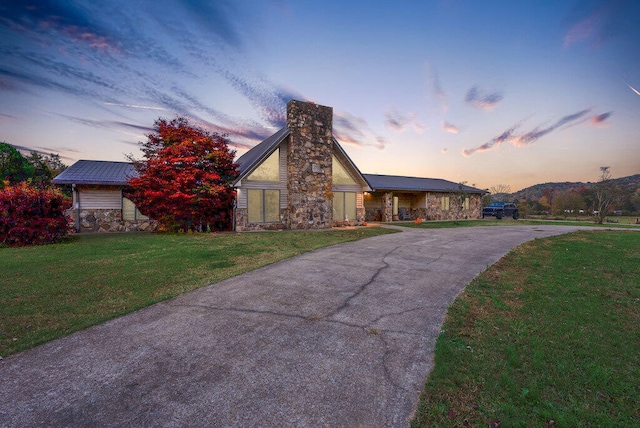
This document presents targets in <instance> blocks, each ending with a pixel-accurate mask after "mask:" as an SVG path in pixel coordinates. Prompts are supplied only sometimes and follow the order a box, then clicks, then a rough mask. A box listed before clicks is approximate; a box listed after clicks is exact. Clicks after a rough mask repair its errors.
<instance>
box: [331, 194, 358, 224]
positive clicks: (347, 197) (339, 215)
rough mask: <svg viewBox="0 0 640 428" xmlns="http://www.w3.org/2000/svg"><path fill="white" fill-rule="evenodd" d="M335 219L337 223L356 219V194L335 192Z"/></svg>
mask: <svg viewBox="0 0 640 428" xmlns="http://www.w3.org/2000/svg"><path fill="white" fill-rule="evenodd" d="M333 219H334V220H336V221H349V220H355V219H356V193H355V192H333Z"/></svg>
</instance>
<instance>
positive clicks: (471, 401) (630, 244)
mask: <svg viewBox="0 0 640 428" xmlns="http://www.w3.org/2000/svg"><path fill="white" fill-rule="evenodd" d="M639 266H640V234H639V233H625V232H622V231H621V232H611V231H607V232H605V231H589V232H585V231H581V232H576V233H572V234H569V235H561V236H557V237H552V238H546V239H538V240H534V241H531V242H528V243H526V244H524V245H522V246H520V247H518V248H516V249H515V250H513V251H512V252H511V253H509V254H508V255H507V256H505V257H504V258H503V259H502V260H500V261H499V262H498V263H497V264H495V265H493V266H492V267H491V268H490V269H488V270H487V271H485V272H484V273H483V274H481V275H480V276H479V277H477V278H476V279H475V280H474V281H473V282H472V283H471V284H470V285H469V286H467V288H466V290H465V292H464V293H463V294H461V295H460V296H459V297H458V298H457V299H456V301H455V302H454V303H453V305H452V306H451V307H450V308H449V310H448V312H447V316H446V320H445V322H444V325H443V328H442V332H441V333H440V336H439V337H438V340H437V343H436V355H435V367H434V369H433V371H432V372H431V374H430V376H429V378H428V380H427V382H426V386H425V389H424V391H423V393H422V395H421V397H420V402H419V406H418V410H417V413H416V418H415V420H414V421H413V422H412V426H414V427H417V426H425V427H437V426H482V427H486V426H498V425H500V426H501V427H504V426H531V427H540V426H552V425H553V426H559V427H565V426H566V427H579V426H603V427H611V426H621V427H622V426H638V425H639V424H640V359H639V357H638V356H639V355H640V274H639V273H638V267H639Z"/></svg>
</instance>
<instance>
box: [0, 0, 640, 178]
mask: <svg viewBox="0 0 640 428" xmlns="http://www.w3.org/2000/svg"><path fill="white" fill-rule="evenodd" d="M290 99H297V100H302V101H312V102H315V103H318V104H321V105H325V106H330V107H333V111H334V120H333V127H334V136H335V137H336V138H337V140H338V141H339V142H340V144H341V145H342V147H343V148H344V149H345V151H346V152H347V154H348V155H349V156H350V157H351V159H352V160H353V161H354V163H355V164H356V165H357V166H358V168H359V169H360V171H361V172H363V173H370V174H388V175H405V176H415V177H429V178H443V179H446V180H450V181H453V182H465V183H466V184H468V185H474V186H476V187H478V188H482V189H489V188H491V187H493V186H497V185H508V186H510V188H511V190H512V191H516V190H520V189H522V188H525V187H527V186H530V185H533V184H538V183H545V182H555V181H597V179H598V176H599V173H600V170H599V168H600V167H601V166H609V167H610V171H611V173H612V176H613V177H623V176H627V175H632V174H638V173H640V2H638V1H635V0H604V1H596V0H581V1H570V0H548V1H546V0H532V1H528V0H518V1H513V0H505V1H500V0H495V1H494V0H487V1H475V0H467V1H465V0H433V1H429V0H425V1H404V2H391V1H377V0H367V1H360V0H353V1H344V0H323V1H312V0H261V1H260V0H242V1H232V0H229V1H227V0H210V1H207V0H184V1H178V0H136V1H129V0H110V1H105V2H95V1H72V0H67V1H52V0H0V141H5V142H7V143H9V144H12V145H14V146H16V147H18V148H19V149H21V150H25V151H27V152H28V151H38V152H42V153H57V154H60V156H61V157H62V159H63V161H64V162H65V163H67V164H72V163H73V162H75V161H76V160H79V159H93V160H111V161H126V160H127V155H133V156H134V157H135V158H141V157H142V153H141V152H140V151H139V142H142V141H146V135H147V134H149V133H150V132H152V131H153V123H154V122H155V121H156V120H157V119H158V118H160V117H162V118H167V119H172V118H174V117H176V116H184V117H187V118H188V119H189V120H190V121H191V122H192V123H194V124H196V125H198V126H201V127H203V128H204V129H207V130H209V131H212V132H219V133H223V134H227V135H228V138H229V140H230V141H231V148H232V149H234V150H236V152H237V155H238V156H240V155H242V154H243V153H245V152H246V151H247V150H248V149H249V148H251V147H253V146H255V145H256V144H258V143H259V142H260V141H262V140H263V139H264V138H266V137H268V136H269V135H271V134H273V133H275V132H276V131H277V130H278V129H280V128H281V127H282V126H284V118H285V113H286V103H287V102H288V101H289V100H290Z"/></svg>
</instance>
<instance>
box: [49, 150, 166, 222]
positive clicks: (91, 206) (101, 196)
mask: <svg viewBox="0 0 640 428" xmlns="http://www.w3.org/2000/svg"><path fill="white" fill-rule="evenodd" d="M135 175H136V171H135V169H134V168H133V164H131V163H129V162H108V161H94V160H79V161H78V162H76V163H74V164H73V165H71V166H70V167H69V168H67V169H65V170H64V171H62V172H61V173H60V174H59V175H58V176H57V177H55V178H54V179H53V183H54V184H60V185H63V184H67V185H71V188H72V190H73V205H72V208H71V211H70V212H69V217H70V218H71V219H72V221H73V223H74V225H75V228H76V231H77V232H131V231H138V230H140V231H144V230H153V229H155V228H156V226H157V224H156V222H155V221H153V220H150V219H149V218H148V217H147V216H145V215H144V214H142V213H141V212H140V211H139V210H138V209H137V208H136V206H135V204H134V203H133V202H132V201H131V200H129V199H128V198H127V197H126V196H125V195H124V194H123V189H125V188H126V187H127V185H128V180H129V178H131V177H134V176H135Z"/></svg>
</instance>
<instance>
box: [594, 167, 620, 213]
mask: <svg viewBox="0 0 640 428" xmlns="http://www.w3.org/2000/svg"><path fill="white" fill-rule="evenodd" d="M594 190H595V208H596V212H595V215H596V223H598V224H602V223H604V219H605V218H606V217H607V213H608V212H609V209H610V208H611V204H612V203H613V201H614V200H615V198H616V193H617V192H616V188H615V186H614V184H613V182H612V180H611V171H610V167H608V166H601V167H600V178H599V179H598V182H597V183H596V185H595V187H594Z"/></svg>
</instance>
